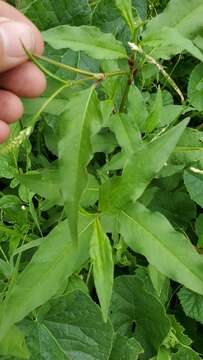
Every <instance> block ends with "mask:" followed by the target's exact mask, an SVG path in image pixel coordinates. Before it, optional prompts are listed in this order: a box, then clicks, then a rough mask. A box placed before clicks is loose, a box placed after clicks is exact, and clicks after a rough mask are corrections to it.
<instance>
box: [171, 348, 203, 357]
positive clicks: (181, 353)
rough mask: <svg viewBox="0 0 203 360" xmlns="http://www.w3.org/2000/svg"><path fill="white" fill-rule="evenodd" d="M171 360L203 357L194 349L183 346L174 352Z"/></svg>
mask: <svg viewBox="0 0 203 360" xmlns="http://www.w3.org/2000/svg"><path fill="white" fill-rule="evenodd" d="M171 360H201V358H200V356H199V355H198V354H197V353H196V352H195V351H194V350H192V349H190V348H187V347H183V346H182V347H180V349H179V350H178V351H177V353H175V354H172V357H171Z"/></svg>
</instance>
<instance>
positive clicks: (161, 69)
mask: <svg viewBox="0 0 203 360" xmlns="http://www.w3.org/2000/svg"><path fill="white" fill-rule="evenodd" d="M128 44H129V46H130V47H131V49H132V50H134V51H137V52H138V53H140V54H142V55H144V56H145V58H146V59H147V61H148V62H149V63H150V64H153V65H155V66H156V67H157V69H158V70H159V71H160V72H161V73H162V75H163V76H164V77H165V79H166V80H167V81H168V82H169V84H170V85H171V86H172V88H173V89H174V90H175V91H176V93H177V94H178V95H179V96H180V99H181V103H182V104H184V103H185V99H184V96H183V93H182V91H181V90H180V89H179V87H178V85H177V84H176V83H175V81H174V80H173V79H172V78H171V77H170V75H169V74H168V73H167V72H166V70H165V69H164V68H163V66H162V65H161V64H159V63H158V62H157V61H156V60H155V59H154V58H153V57H152V56H150V55H148V54H146V53H145V52H144V50H143V49H142V48H141V47H140V46H137V45H136V44H134V43H128Z"/></svg>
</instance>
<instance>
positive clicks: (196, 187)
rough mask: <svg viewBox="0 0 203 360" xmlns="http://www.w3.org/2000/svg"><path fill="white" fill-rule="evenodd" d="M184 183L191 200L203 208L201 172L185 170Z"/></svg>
mask: <svg viewBox="0 0 203 360" xmlns="http://www.w3.org/2000/svg"><path fill="white" fill-rule="evenodd" d="M184 183H185V186H186V188H187V190H188V192H189V194H190V197H191V199H192V200H193V201H195V202H196V203H197V204H198V205H200V206H201V207H202V208H203V171H202V170H199V169H196V168H194V167H191V168H190V169H189V170H185V171H184Z"/></svg>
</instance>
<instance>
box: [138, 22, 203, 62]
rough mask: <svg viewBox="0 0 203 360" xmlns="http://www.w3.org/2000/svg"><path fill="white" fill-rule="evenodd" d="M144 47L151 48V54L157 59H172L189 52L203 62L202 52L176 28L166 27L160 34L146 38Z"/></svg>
mask: <svg viewBox="0 0 203 360" xmlns="http://www.w3.org/2000/svg"><path fill="white" fill-rule="evenodd" d="M142 45H143V46H147V47H150V49H152V50H151V51H150V54H151V55H152V56H153V57H155V58H162V59H170V57H172V56H174V55H176V54H179V53H181V52H183V51H187V52H188V53H190V54H191V55H193V56H194V57H196V58H197V59H199V60H200V61H203V54H202V52H201V51H200V50H199V49H198V47H196V46H195V45H194V44H193V42H192V40H190V39H188V38H186V37H184V36H183V35H182V34H181V33H180V32H178V31H177V30H176V29H174V28H170V27H164V28H163V29H161V30H160V31H159V32H158V33H154V34H151V35H150V36H149V37H147V38H145V40H144V41H143V43H142Z"/></svg>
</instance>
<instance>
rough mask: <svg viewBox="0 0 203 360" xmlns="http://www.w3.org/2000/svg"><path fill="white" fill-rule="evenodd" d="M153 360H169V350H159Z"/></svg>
mask: <svg viewBox="0 0 203 360" xmlns="http://www.w3.org/2000/svg"><path fill="white" fill-rule="evenodd" d="M155 360H171V356H170V353H169V350H167V349H165V348H160V350H159V352H158V354H157V357H155Z"/></svg>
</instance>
